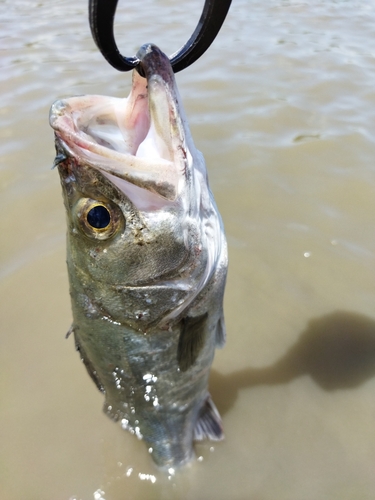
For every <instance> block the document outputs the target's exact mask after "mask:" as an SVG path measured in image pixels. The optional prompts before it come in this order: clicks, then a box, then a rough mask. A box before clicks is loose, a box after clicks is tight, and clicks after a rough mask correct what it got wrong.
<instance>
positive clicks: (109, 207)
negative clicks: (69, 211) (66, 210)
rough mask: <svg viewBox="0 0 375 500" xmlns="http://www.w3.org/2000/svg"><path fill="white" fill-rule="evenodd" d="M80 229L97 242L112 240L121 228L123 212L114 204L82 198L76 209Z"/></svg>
mask: <svg viewBox="0 0 375 500" xmlns="http://www.w3.org/2000/svg"><path fill="white" fill-rule="evenodd" d="M75 213H76V217H77V220H78V222H79V226H80V229H82V231H83V232H84V233H85V234H86V236H89V237H90V238H95V239H97V240H106V239H108V238H110V237H111V236H112V235H113V234H114V233H115V232H116V231H117V230H118V229H119V227H120V226H121V223H122V221H123V216H122V212H121V210H120V209H119V207H117V206H116V205H114V204H112V203H107V202H102V201H97V200H93V199H91V198H82V199H81V200H79V201H78V203H77V205H76V207H75Z"/></svg>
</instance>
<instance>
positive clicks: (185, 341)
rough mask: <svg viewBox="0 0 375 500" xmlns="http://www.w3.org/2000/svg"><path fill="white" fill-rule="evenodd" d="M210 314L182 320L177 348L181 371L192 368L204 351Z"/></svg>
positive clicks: (187, 317)
mask: <svg viewBox="0 0 375 500" xmlns="http://www.w3.org/2000/svg"><path fill="white" fill-rule="evenodd" d="M207 317H208V313H205V314H202V315H201V316H186V318H183V319H182V320H181V332H180V338H179V340H178V347H177V362H178V366H179V368H180V370H181V371H183V372H186V370H187V369H188V368H190V367H191V366H192V365H193V364H194V363H195V361H196V360H197V357H198V355H199V353H200V351H201V350H202V347H203V344H204V337H205V332H206V322H207Z"/></svg>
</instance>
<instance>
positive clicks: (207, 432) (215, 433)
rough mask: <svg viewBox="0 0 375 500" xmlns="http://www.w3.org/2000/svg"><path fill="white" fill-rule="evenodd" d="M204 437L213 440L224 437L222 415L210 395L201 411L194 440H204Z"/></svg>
mask: <svg viewBox="0 0 375 500" xmlns="http://www.w3.org/2000/svg"><path fill="white" fill-rule="evenodd" d="M203 439H210V440H211V441H221V440H222V439H224V432H223V424H222V422H221V417H220V414H219V412H218V410H217V408H216V406H215V403H214V402H213V401H212V399H211V396H210V395H208V397H207V399H206V401H205V403H204V405H203V406H202V408H201V410H200V412H199V415H198V420H197V423H196V424H195V428H194V441H202V440H203Z"/></svg>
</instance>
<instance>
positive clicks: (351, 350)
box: [0, 0, 375, 500]
mask: <svg viewBox="0 0 375 500" xmlns="http://www.w3.org/2000/svg"><path fill="white" fill-rule="evenodd" d="M202 3H203V2H202V1H198V0H193V1H190V2H177V1H172V0H160V1H157V0H153V1H151V0H144V1H142V2H138V1H134V0H129V1H126V2H125V1H124V2H122V3H121V2H120V6H119V13H118V16H117V18H116V22H117V28H116V30H117V36H118V40H119V45H120V46H121V49H122V51H123V52H124V53H125V54H127V55H132V54H133V53H134V52H135V51H136V50H137V49H138V47H139V46H140V45H141V44H142V43H145V42H150V41H152V42H154V43H156V44H158V45H159V46H160V47H161V48H162V49H163V50H164V51H165V52H167V53H172V52H174V51H175V50H176V49H177V48H178V47H179V46H180V45H181V44H182V43H183V42H185V40H186V39H187V37H188V36H189V35H190V32H191V30H192V29H193V27H194V26H195V23H196V22H197V20H198V18H199V15H200V11H201V8H202ZM2 7H3V8H2V15H1V17H0V29H1V38H0V46H1V54H2V55H1V60H0V65H1V72H0V92H1V93H0V95H1V103H2V105H1V110H0V112H1V115H0V116H1V128H0V135H1V141H0V155H1V166H0V186H1V198H0V206H1V214H2V218H1V252H0V258H1V268H0V279H1V281H0V307H1V326H0V328H1V337H0V342H1V350H0V367H1V368H0V369H1V378H0V443H1V446H0V498H1V499H2V500H20V499H22V500H69V499H70V500H73V499H74V500H93V499H94V500H103V499H105V500H128V499H135V500H149V499H163V500H164V499H165V500H167V499H168V500H169V499H170V500H176V499H181V500H211V499H214V500H226V499H228V498H230V499H232V500H321V499H330V500H336V499H337V500H349V499H353V500H354V499H355V500H358V499H361V500H367V499H369V500H370V499H373V498H374V495H375V494H374V491H375V377H374V375H375V276H374V266H375V230H374V214H375V166H374V165H375V136H374V130H375V4H374V3H373V2H372V1H366V0H363V1H359V0H358V1H354V0H353V1H333V0H307V1H292V0H290V1H288V0H269V1H267V2H260V1H250V0H235V1H234V2H233V5H232V9H231V12H230V15H229V17H228V19H227V22H226V23H225V26H224V28H223V30H222V32H221V33H220V35H219V37H218V38H217V40H216V42H215V43H214V45H213V46H212V47H211V48H210V50H209V51H208V52H207V53H206V54H205V55H204V57H202V58H201V59H200V60H199V61H198V62H197V63H196V64H194V66H193V67H191V68H189V69H187V70H186V71H184V72H183V73H180V74H178V76H177V81H178V84H179V88H180V93H181V95H182V98H183V101H184V104H185V107H186V111H187V114H188V117H189V121H190V125H191V129H192V133H193V136H194V138H195V142H196V145H197V147H198V148H199V149H200V150H201V151H202V152H203V153H204V155H205V158H206V162H207V165H208V169H209V175H210V181H211V187H212V189H213V191H214V193H215V197H216V201H217V203H218V206H219V208H220V211H221V213H222V216H223V219H224V223H225V227H226V233H227V237H228V242H229V254H230V270H229V278H228V285H227V290H226V300H225V313H226V322H227V330H228V342H227V346H226V347H225V349H224V350H222V351H219V352H218V353H217V356H216V359H215V362H214V367H213V370H212V377H211V392H212V394H213V396H214V399H215V400H216V402H217V405H218V407H219V410H220V411H221V413H222V415H223V418H224V425H225V432H226V440H225V441H224V442H223V443H220V444H214V445H212V443H211V444H210V443H205V444H202V445H199V446H198V447H197V457H199V458H197V460H196V461H195V462H194V463H192V464H191V466H190V467H187V468H186V469H185V470H184V471H182V472H180V473H176V474H175V475H170V477H168V476H163V474H161V473H160V472H158V471H157V470H156V469H155V467H154V466H153V464H152V463H151V461H150V458H149V457H148V456H147V452H146V450H145V447H144V445H143V443H142V442H139V441H138V440H137V439H135V437H134V436H131V435H130V434H127V433H126V432H123V431H122V430H121V428H120V426H118V425H114V424H113V423H112V422H111V421H110V420H109V419H108V418H107V417H105V416H104V414H102V412H101V405H102V395H101V394H99V392H98V391H96V389H95V387H94V385H93V384H92V382H91V380H90V379H89V377H88V376H87V374H86V373H85V370H84V367H83V366H82V365H81V363H80V361H79V358H78V355H77V354H76V353H75V352H74V346H73V340H72V338H69V339H68V340H65V339H64V335H65V333H66V331H67V329H68V328H69V324H70V320H71V313H70V303H69V294H68V284H67V275H66V269H65V214H64V208H63V204H62V199H61V194H60V185H59V179H58V174H57V172H56V171H51V170H50V166H51V164H52V161H53V158H54V147H53V134H52V131H51V129H50V128H49V125H48V110H49V107H50V105H51V104H52V102H53V101H54V100H56V99H58V98H61V97H63V96H70V95H77V94H93V93H99V94H107V95H113V96H126V95H127V94H128V92H129V88H130V75H129V74H120V73H117V72H116V71H115V70H113V69H112V68H111V67H110V66H109V65H108V64H107V63H106V62H105V61H104V59H103V58H102V57H101V55H100V54H99V52H98V50H97V49H96V48H95V45H94V43H93V41H92V39H91V36H90V33H89V28H88V22H87V12H86V10H87V6H86V2H76V1H73V0H60V1H59V2H45V1H44V0H41V1H35V0H27V1H26V0H17V2H13V1H10V0H4V1H3V2H2Z"/></svg>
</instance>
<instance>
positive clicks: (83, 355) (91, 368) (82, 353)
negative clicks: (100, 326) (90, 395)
mask: <svg viewBox="0 0 375 500" xmlns="http://www.w3.org/2000/svg"><path fill="white" fill-rule="evenodd" d="M73 331H74V330H73ZM74 339H75V345H76V351H78V352H79V355H80V357H81V361H82V362H83V364H84V365H85V367H86V370H87V373H88V374H89V375H90V377H91V379H92V380H93V382H94V383H95V385H96V387H97V388H98V389H99V391H100V392H105V391H104V387H103V384H102V383H101V382H100V380H99V377H98V374H97V373H96V370H95V369H94V366H93V364H92V363H91V361H90V360H89V358H88V357H87V356H86V353H85V351H84V350H83V349H82V346H81V344H80V343H79V342H78V339H77V336H76V334H75V332H74Z"/></svg>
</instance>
